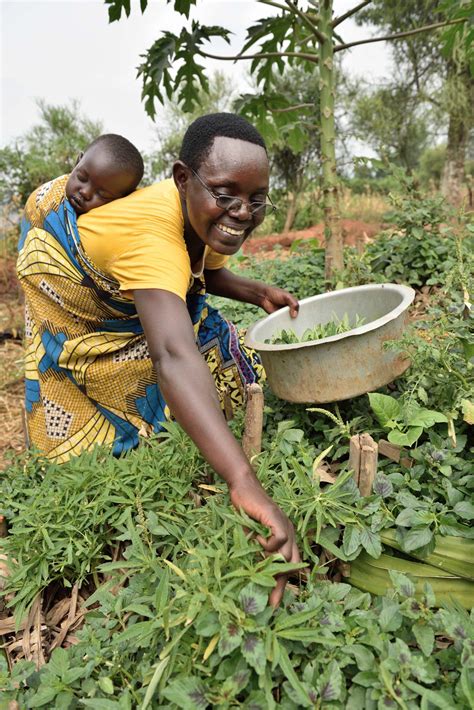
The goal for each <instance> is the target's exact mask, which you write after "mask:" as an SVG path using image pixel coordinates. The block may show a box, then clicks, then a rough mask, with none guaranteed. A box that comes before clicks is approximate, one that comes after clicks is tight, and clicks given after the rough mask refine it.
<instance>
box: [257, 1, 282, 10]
mask: <svg viewBox="0 0 474 710" xmlns="http://www.w3.org/2000/svg"><path fill="white" fill-rule="evenodd" d="M258 2H260V3H262V5H272V6H273V7H277V8H278V9H279V10H283V12H288V8H287V7H285V5H280V3H279V2H275V0H258Z"/></svg>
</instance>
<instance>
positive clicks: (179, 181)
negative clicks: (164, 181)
mask: <svg viewBox="0 0 474 710" xmlns="http://www.w3.org/2000/svg"><path fill="white" fill-rule="evenodd" d="M173 180H174V184H175V185H176V187H177V188H178V192H179V196H180V197H181V198H182V199H183V200H185V199H186V192H187V188H188V180H189V168H188V166H187V165H186V163H183V161H182V160H177V161H176V162H175V163H174V164H173Z"/></svg>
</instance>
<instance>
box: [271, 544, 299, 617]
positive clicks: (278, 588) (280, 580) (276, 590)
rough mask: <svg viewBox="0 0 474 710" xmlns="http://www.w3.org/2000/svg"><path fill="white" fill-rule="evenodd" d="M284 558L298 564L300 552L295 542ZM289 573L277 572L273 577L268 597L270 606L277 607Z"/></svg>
mask: <svg viewBox="0 0 474 710" xmlns="http://www.w3.org/2000/svg"><path fill="white" fill-rule="evenodd" d="M285 559H287V561H288V562H293V563H294V564H298V563H299V562H301V557H300V553H299V550H298V548H297V547H296V543H293V545H292V552H291V556H290V558H289V559H288V558H287V557H286V556H285ZM290 574H291V573H287V574H278V575H277V576H276V578H275V579H276V584H275V586H274V587H273V589H272V591H271V593H270V597H269V599H268V603H269V604H270V605H271V606H273V607H277V606H278V605H279V604H280V602H281V600H282V599H283V594H284V593H285V587H286V583H287V582H288V579H289V577H290Z"/></svg>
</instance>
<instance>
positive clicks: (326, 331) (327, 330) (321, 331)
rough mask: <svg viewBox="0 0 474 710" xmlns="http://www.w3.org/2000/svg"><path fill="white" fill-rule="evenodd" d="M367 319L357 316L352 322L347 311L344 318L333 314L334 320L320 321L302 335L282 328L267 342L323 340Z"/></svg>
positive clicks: (280, 343) (274, 343) (354, 326)
mask: <svg viewBox="0 0 474 710" xmlns="http://www.w3.org/2000/svg"><path fill="white" fill-rule="evenodd" d="M364 321H365V319H364V318H363V317H360V316H357V317H356V319H355V322H354V323H351V322H350V320H349V316H348V315H347V313H345V314H344V315H343V317H342V318H338V317H337V316H336V315H334V314H333V318H332V320H330V321H329V322H328V323H318V324H317V325H315V326H313V328H307V329H306V330H305V331H304V333H303V334H302V335H301V336H298V335H297V334H296V333H295V331H294V330H291V329H288V330H281V331H280V332H279V333H277V334H276V335H274V336H273V337H272V338H267V339H266V340H265V343H272V345H290V344H295V343H306V342H308V341H310V340H321V339H322V338H330V337H331V336H333V335H341V334H342V333H347V332H349V331H350V330H354V328H359V326H361V325H363V324H364Z"/></svg>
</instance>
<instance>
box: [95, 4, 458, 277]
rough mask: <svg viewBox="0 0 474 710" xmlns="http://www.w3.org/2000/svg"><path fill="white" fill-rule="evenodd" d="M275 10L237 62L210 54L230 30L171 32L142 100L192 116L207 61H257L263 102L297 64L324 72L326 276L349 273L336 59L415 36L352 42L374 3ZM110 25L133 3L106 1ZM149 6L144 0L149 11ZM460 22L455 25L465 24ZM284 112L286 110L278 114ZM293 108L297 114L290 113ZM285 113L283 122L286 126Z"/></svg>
mask: <svg viewBox="0 0 474 710" xmlns="http://www.w3.org/2000/svg"><path fill="white" fill-rule="evenodd" d="M255 1H256V2H258V3H259V4H260V5H265V6H270V7H271V8H273V9H274V10H275V9H276V10H277V14H273V15H271V16H269V17H262V18H261V19H260V20H258V21H257V22H256V23H255V24H254V25H252V26H250V27H248V28H247V37H246V40H245V42H244V45H243V46H242V48H241V49H240V51H239V52H238V53H237V54H236V55H232V56H228V55H220V54H214V53H212V52H210V51H208V49H207V47H208V46H209V45H208V43H210V42H211V41H212V40H213V39H215V38H220V39H223V40H225V41H226V42H227V43H229V42H230V39H229V35H230V30H229V29H227V28H225V27H222V26H220V25H201V24H200V23H199V22H198V21H197V20H192V22H191V24H190V27H189V28H186V27H183V29H182V31H181V32H180V33H179V34H174V33H172V32H163V33H162V36H161V37H160V38H158V39H157V40H156V41H155V42H154V43H153V45H152V46H151V47H150V48H149V49H148V50H147V52H146V53H145V54H144V55H143V62H142V63H141V64H140V65H139V67H138V76H139V77H140V78H141V79H142V86H143V88H142V97H143V100H144V104H145V109H146V111H147V113H148V115H149V116H150V117H151V118H154V116H155V112H156V109H155V102H156V101H157V100H158V101H159V102H161V103H163V102H164V100H165V97H168V98H169V99H172V100H174V101H177V102H178V103H179V104H180V105H181V107H182V108H183V110H184V111H192V109H193V108H194V106H195V104H196V97H197V92H198V88H199V86H200V87H201V88H203V89H204V90H206V91H207V90H208V89H209V81H208V79H207V77H206V72H205V67H204V65H203V63H202V60H203V59H206V58H210V59H218V60H222V61H232V62H242V61H243V62H245V61H249V62H251V65H250V67H251V71H252V73H253V74H254V76H255V77H256V80H257V82H258V85H259V87H260V89H261V91H262V97H263V98H262V102H263V100H264V97H265V94H266V92H270V91H271V89H272V85H273V82H274V78H275V76H276V75H277V74H278V73H280V74H283V72H284V70H285V67H286V66H287V65H288V64H289V65H304V66H306V67H307V68H308V67H312V70H313V71H314V72H319V90H320V96H319V116H318V119H319V126H320V140H321V161H322V194H323V212H324V224H325V240H326V276H327V277H328V278H329V277H331V275H332V274H333V273H334V271H337V270H340V269H342V268H343V265H344V262H343V240H342V233H341V229H340V220H339V213H338V180H337V172H336V149H335V148H336V146H335V142H336V130H335V76H336V72H335V61H334V58H335V55H336V54H337V53H338V52H341V51H344V50H347V49H349V48H350V47H353V46H356V45H361V44H367V43H371V42H381V41H385V40H388V39H398V38H401V37H405V36H406V35H407V32H394V33H392V34H389V35H386V36H382V37H372V38H366V39H361V40H357V41H354V42H349V43H345V42H344V41H343V40H342V39H341V37H340V34H339V31H340V29H339V28H340V25H342V23H343V22H344V21H345V20H347V19H348V18H349V17H352V16H353V15H355V14H357V13H358V12H359V11H360V10H362V9H363V8H364V7H366V6H367V5H369V4H370V2H371V0H363V1H362V2H359V3H358V4H357V5H355V6H354V7H353V8H352V9H350V10H348V11H347V12H344V13H343V14H341V15H339V16H335V14H334V11H333V0H255ZM105 3H106V5H108V10H109V21H110V22H113V21H116V20H119V19H120V17H121V16H122V12H124V13H125V15H126V16H128V15H129V14H130V11H131V0H105ZM167 3H168V4H173V6H174V9H175V11H176V12H178V13H180V14H181V15H182V16H183V17H185V18H186V19H187V20H188V19H189V15H190V11H191V7H192V6H194V5H196V0H167ZM147 5H148V0H140V9H141V11H142V12H144V11H145V10H146V8H147ZM464 21H465V19H464V18H457V19H455V20H452V21H451V22H454V23H457V22H464ZM445 25H446V21H445V20H442V21H440V22H436V23H432V24H431V25H428V26H426V27H418V28H416V29H414V30H410V31H409V33H408V34H417V33H419V32H424V31H427V30H433V29H436V28H438V27H442V26H445ZM278 108H279V109H281V108H282V106H279V107H278ZM288 108H289V107H288ZM285 118H286V117H285V113H284V112H281V113H280V115H279V117H278V119H276V124H277V125H278V121H281V122H282V123H284V122H285Z"/></svg>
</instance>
